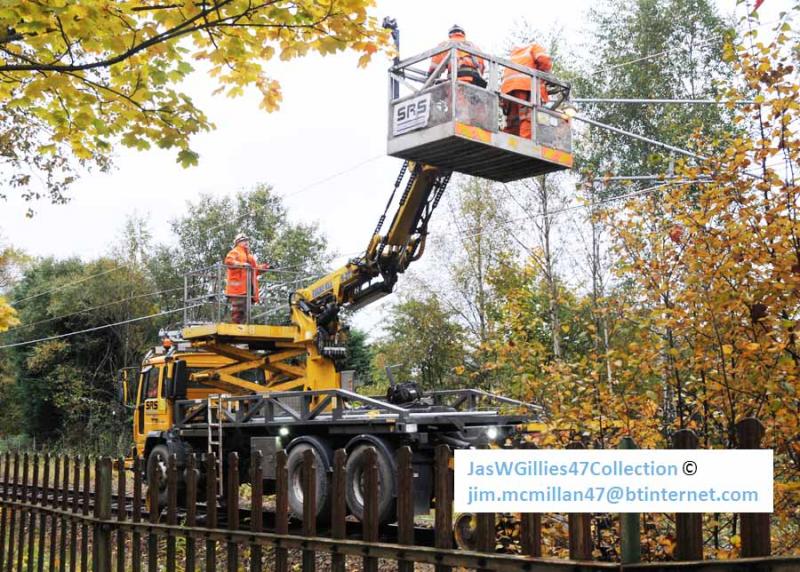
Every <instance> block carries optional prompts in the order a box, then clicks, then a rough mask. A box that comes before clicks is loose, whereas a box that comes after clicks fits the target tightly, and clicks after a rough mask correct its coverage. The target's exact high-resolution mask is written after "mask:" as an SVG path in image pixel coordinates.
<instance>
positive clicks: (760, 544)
mask: <svg viewBox="0 0 800 572" xmlns="http://www.w3.org/2000/svg"><path fill="white" fill-rule="evenodd" d="M736 436H737V439H738V441H739V449H761V440H762V439H763V438H764V426H763V425H762V424H761V422H760V421H759V420H758V419H756V418H755V417H747V418H745V419H742V420H740V421H739V422H738V423H737V424H736ZM739 516H740V517H741V519H742V528H741V531H742V550H741V552H742V554H741V555H742V558H750V557H755V556H769V555H770V552H772V542H771V539H770V530H769V517H770V515H769V513H741V514H740V515H739Z"/></svg>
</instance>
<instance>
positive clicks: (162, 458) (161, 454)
mask: <svg viewBox="0 0 800 572" xmlns="http://www.w3.org/2000/svg"><path fill="white" fill-rule="evenodd" d="M168 459H169V449H167V446H166V445H156V446H155V447H153V450H152V451H150V456H149V457H147V472H146V473H145V478H147V479H149V478H150V475H151V474H152V472H153V471H156V472H157V473H158V508H159V509H162V508H164V507H166V506H167V461H168ZM148 486H150V483H149V482H148ZM148 498H149V496H148Z"/></svg>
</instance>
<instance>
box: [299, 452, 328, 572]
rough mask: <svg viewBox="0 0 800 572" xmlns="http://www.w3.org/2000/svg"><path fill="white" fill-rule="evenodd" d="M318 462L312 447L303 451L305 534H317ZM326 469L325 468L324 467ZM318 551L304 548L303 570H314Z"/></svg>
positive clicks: (306, 571)
mask: <svg viewBox="0 0 800 572" xmlns="http://www.w3.org/2000/svg"><path fill="white" fill-rule="evenodd" d="M317 469H318V467H317V462H316V458H315V457H314V451H313V450H312V449H306V451H304V452H303V469H302V478H303V483H302V484H303V536H316V535H317ZM322 470H323V471H324V470H325V469H324V468H323V469H322ZM316 565H317V559H316V553H315V552H314V551H313V550H303V572H314V570H315V569H316Z"/></svg>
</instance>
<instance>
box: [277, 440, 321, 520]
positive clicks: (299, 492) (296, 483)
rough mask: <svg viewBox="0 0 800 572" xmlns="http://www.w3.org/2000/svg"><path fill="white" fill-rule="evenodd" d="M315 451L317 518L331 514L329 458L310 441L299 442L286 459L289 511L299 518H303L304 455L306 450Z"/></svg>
mask: <svg viewBox="0 0 800 572" xmlns="http://www.w3.org/2000/svg"><path fill="white" fill-rule="evenodd" d="M308 450H311V451H313V452H314V457H315V459H316V465H317V514H316V517H317V520H318V521H320V520H322V521H324V520H325V519H326V518H330V514H331V494H330V493H331V483H330V478H329V475H328V470H327V468H328V460H327V458H324V457H323V455H324V453H323V452H321V451H320V450H319V449H318V448H317V447H315V446H314V445H313V444H311V443H308V442H302V443H298V444H297V445H295V446H294V447H292V448H291V449H289V455H288V458H287V459H286V472H287V473H288V477H289V478H288V481H289V513H290V514H291V515H292V516H294V517H295V518H297V519H300V520H302V519H303V471H302V468H303V456H304V455H305V452H306V451H308Z"/></svg>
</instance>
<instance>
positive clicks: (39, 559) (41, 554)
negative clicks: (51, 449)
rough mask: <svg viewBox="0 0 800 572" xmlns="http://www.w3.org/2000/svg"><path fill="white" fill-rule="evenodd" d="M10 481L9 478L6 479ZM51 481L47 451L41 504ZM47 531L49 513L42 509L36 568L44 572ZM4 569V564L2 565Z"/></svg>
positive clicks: (43, 465)
mask: <svg viewBox="0 0 800 572" xmlns="http://www.w3.org/2000/svg"><path fill="white" fill-rule="evenodd" d="M6 482H8V479H6ZM49 483H50V454H49V453H45V454H44V456H43V457H42V486H41V488H40V489H39V506H40V507H44V506H46V505H47V487H48V485H49ZM46 531H47V513H46V512H45V511H42V512H40V513H39V551H38V552H39V553H38V555H37V557H36V570H37V572H42V571H43V570H44V553H45V544H44V539H45V533H46ZM0 569H2V566H0Z"/></svg>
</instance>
